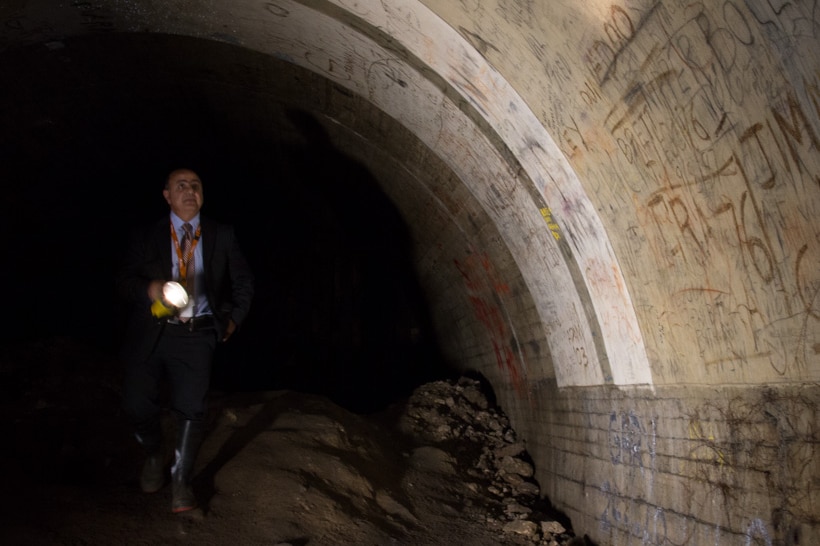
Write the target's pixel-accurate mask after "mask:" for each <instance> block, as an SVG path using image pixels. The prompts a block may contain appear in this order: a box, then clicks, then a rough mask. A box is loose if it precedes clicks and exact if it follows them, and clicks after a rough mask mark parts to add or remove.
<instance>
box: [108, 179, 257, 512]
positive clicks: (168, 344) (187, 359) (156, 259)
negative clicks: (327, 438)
mask: <svg viewBox="0 0 820 546" xmlns="http://www.w3.org/2000/svg"><path fill="white" fill-rule="evenodd" d="M162 195H163V196H164V197H165V200H166V201H167V202H168V205H169V207H170V214H169V216H165V217H163V218H162V219H161V220H159V221H158V222H155V223H153V224H151V225H149V226H147V227H146V228H144V229H142V230H139V231H138V232H137V233H135V235H134V237H133V240H132V242H131V244H130V245H129V248H128V250H127V252H126V255H125V260H124V264H123V267H122V269H121V270H120V272H119V274H118V276H117V280H116V284H117V289H118V292H119V293H120V294H121V296H122V297H123V298H124V299H125V300H126V302H128V303H129V304H130V311H129V316H128V325H127V327H126V331H125V336H124V343H123V358H124V361H125V366H126V370H125V384H124V390H123V409H124V410H125V413H126V415H127V416H128V418H129V420H130V421H131V423H132V425H133V426H134V429H135V432H136V438H137V441H138V442H139V443H140V444H141V445H142V446H143V448H144V450H145V453H146V461H145V464H144V466H143V469H142V475H141V478H140V485H141V487H142V489H143V491H145V492H149V493H151V492H155V491H158V490H159V489H161V488H162V487H163V485H164V484H165V470H164V465H165V461H164V457H163V449H162V440H163V438H162V429H161V426H160V410H161V407H160V405H159V393H160V388H159V386H160V380H161V379H162V378H163V375H164V376H165V377H167V380H168V382H169V385H170V394H171V398H170V409H171V411H172V412H173V413H174V414H175V416H176V418H177V424H178V427H177V442H176V451H175V459H174V463H173V466H172V468H171V483H172V495H171V496H172V501H171V509H172V511H173V512H174V513H179V512H185V511H188V510H192V509H194V508H196V507H197V502H196V497H195V496H194V494H193V490H192V489H191V478H192V470H193V466H194V462H195V460H196V455H197V452H198V451H199V446H200V444H201V442H202V439H203V435H204V423H205V414H206V409H207V400H206V398H207V393H208V388H209V382H210V375H211V364H212V360H213V353H214V350H215V348H216V344H217V341H218V340H219V341H222V342H225V341H228V339H229V338H230V337H231V335H232V334H233V333H234V332H235V331H236V329H237V328H238V327H239V326H240V325H241V324H242V322H243V320H244V319H245V317H246V316H247V314H248V310H249V309H250V305H251V299H252V297H253V281H254V279H253V274H252V272H251V270H250V267H249V265H248V263H247V261H246V260H245V258H244V256H243V254H242V252H241V251H240V248H239V244H238V242H237V239H236V236H235V234H234V230H233V227H231V226H228V225H223V224H218V223H216V222H215V221H213V220H211V219H210V218H208V217H206V216H201V215H200V209H201V208H202V204H203V192H202V182H201V181H200V179H199V177H198V176H197V174H196V173H195V172H194V171H191V170H189V169H178V170H175V171H173V172H171V173H170V174H169V176H168V179H167V181H166V184H165V189H164V190H163V192H162ZM168 281H178V282H179V283H180V284H182V285H183V286H185V289H186V291H187V292H188V302H187V304H186V305H184V306H183V307H182V308H181V309H175V308H173V307H172V306H170V304H169V303H168V302H167V301H165V298H164V296H163V286H164V285H165V283H166V282H168ZM157 309H165V310H166V311H168V313H161V312H160V313H158V312H156V310H157ZM169 309H170V310H169ZM169 313H170V316H163V315H168V314H169Z"/></svg>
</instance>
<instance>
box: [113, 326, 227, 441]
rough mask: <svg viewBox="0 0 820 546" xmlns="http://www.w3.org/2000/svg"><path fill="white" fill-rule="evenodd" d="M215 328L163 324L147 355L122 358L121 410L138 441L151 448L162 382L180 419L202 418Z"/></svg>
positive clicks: (196, 419)
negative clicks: (133, 429) (190, 327)
mask: <svg viewBox="0 0 820 546" xmlns="http://www.w3.org/2000/svg"><path fill="white" fill-rule="evenodd" d="M216 337H217V336H216V330H214V329H205V330H198V331H193V332H192V331H190V330H189V329H188V328H187V327H186V326H184V325H173V324H167V325H165V327H164V330H163V332H162V334H161V335H160V337H159V340H158V341H157V346H156V348H155V349H154V351H153V353H152V354H151V356H149V357H148V359H147V360H144V361H139V362H137V361H129V362H127V363H126V370H125V384H124V388H123V410H124V411H125V413H126V415H127V416H128V418H129V420H131V422H132V424H133V425H134V426H135V427H136V432H137V436H138V439H140V442H141V443H143V444H144V445H146V447H151V446H150V444H151V443H153V442H154V438H153V437H154V435H155V433H156V432H157V431H158V429H159V417H160V411H161V409H162V407H161V405H160V392H161V381H162V380H163V379H167V381H168V383H169V386H170V395H171V399H170V407H171V411H173V412H174V413H175V414H176V415H177V417H178V418H179V419H181V420H188V421H201V420H203V419H204V418H205V414H206V410H207V395H208V388H209V386H210V379H211V365H212V362H213V354H214V350H215V348H216Z"/></svg>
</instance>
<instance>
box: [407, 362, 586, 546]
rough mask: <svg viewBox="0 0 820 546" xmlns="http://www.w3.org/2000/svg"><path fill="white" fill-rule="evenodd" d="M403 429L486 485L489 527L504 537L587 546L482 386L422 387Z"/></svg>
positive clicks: (466, 382) (464, 381)
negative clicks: (548, 496) (543, 487)
mask: <svg viewBox="0 0 820 546" xmlns="http://www.w3.org/2000/svg"><path fill="white" fill-rule="evenodd" d="M399 429H400V430H401V432H402V433H404V434H406V435H408V436H410V437H412V438H414V440H415V441H416V442H418V443H421V444H427V445H432V446H436V447H439V448H441V449H445V450H446V451H448V452H450V453H451V454H452V455H453V456H454V457H455V459H456V460H457V462H458V464H459V467H460V468H465V469H466V474H467V476H468V477H469V478H471V479H473V480H476V481H478V482H479V483H481V484H483V487H485V490H486V495H487V498H488V501H489V505H490V507H491V508H492V510H491V511H490V512H489V513H486V514H485V516H484V517H485V518H486V523H487V524H488V525H489V526H491V527H492V528H493V529H497V530H498V531H499V532H500V533H501V534H502V535H503V537H504V538H505V539H508V540H509V541H512V542H514V543H516V544H523V545H529V544H537V545H539V546H583V545H584V544H588V539H587V538H586V537H583V538H582V537H576V536H575V535H574V533H573V531H572V530H571V529H568V528H567V527H569V522H568V520H567V518H566V517H565V516H563V515H562V514H560V513H558V512H557V511H556V510H554V509H552V508H551V506H550V504H549V501H547V500H545V499H542V498H541V496H540V487H539V485H538V483H537V482H536V481H535V480H534V477H533V476H534V468H533V465H532V463H531V459H530V458H529V455H528V453H527V451H526V446H525V444H524V442H522V441H520V440H518V439H517V437H516V434H515V431H514V430H513V429H512V428H511V426H510V422H509V419H508V418H507V417H506V416H505V415H504V414H503V412H502V411H501V410H500V409H498V408H496V407H492V406H491V404H490V403H489V401H488V399H487V396H486V395H485V394H484V389H483V386H482V384H481V382H479V381H477V380H474V379H471V378H467V377H462V378H460V379H458V380H457V381H454V382H449V381H436V382H432V383H426V384H424V385H422V386H421V387H419V388H417V389H416V390H415V391H414V392H413V394H412V396H411V397H410V398H409V400H408V402H407V407H406V408H405V410H404V412H403V414H402V416H401V418H400V420H399ZM562 522H563V523H562Z"/></svg>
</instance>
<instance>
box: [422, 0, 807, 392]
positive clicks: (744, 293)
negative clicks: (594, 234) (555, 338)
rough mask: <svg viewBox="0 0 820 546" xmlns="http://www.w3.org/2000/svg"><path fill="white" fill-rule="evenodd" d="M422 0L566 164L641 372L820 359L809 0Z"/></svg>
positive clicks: (781, 368) (787, 377)
mask: <svg viewBox="0 0 820 546" xmlns="http://www.w3.org/2000/svg"><path fill="white" fill-rule="evenodd" d="M425 3H427V4H429V5H431V6H433V7H434V9H435V10H436V11H437V12H438V13H440V14H442V15H443V17H445V19H447V20H448V21H449V22H450V23H451V24H452V25H453V26H454V27H456V28H459V29H460V30H461V32H462V33H463V34H464V35H465V37H467V38H468V39H471V40H472V41H473V42H474V43H475V45H476V47H477V48H478V49H479V50H480V51H481V52H482V54H483V55H484V56H485V57H486V58H487V59H489V61H490V63H491V64H492V65H493V66H495V67H496V68H497V69H498V70H499V71H500V72H501V73H502V74H503V75H504V77H505V78H506V79H507V80H509V81H510V82H512V84H513V85H514V87H515V88H516V89H517V90H518V92H519V93H521V94H522V95H523V96H524V98H525V100H526V101H527V103H528V104H529V105H530V107H531V108H532V109H533V111H534V112H535V113H536V115H538V117H539V119H540V120H541V121H542V122H543V124H544V125H545V126H546V127H547V128H548V129H549V132H550V134H551V135H552V136H553V137H554V138H555V139H556V142H557V143H558V145H559V146H560V147H561V149H562V151H563V152H564V154H565V155H566V156H567V158H569V161H570V162H571V164H572V166H573V168H574V170H575V171H576V172H577V173H578V174H579V178H580V179H581V181H582V183H583V185H584V187H585V188H586V190H587V192H588V195H589V196H590V198H591V199H592V200H593V201H594V202H595V204H596V209H597V210H598V211H599V213H600V215H601V219H602V221H603V222H604V224H605V225H606V229H607V233H609V235H610V237H611V238H612V240H613V245H614V246H615V249H616V254H617V257H618V261H619V264H620V266H621V267H622V268H623V270H624V271H625V278H626V282H627V285H628V288H629V291H630V294H631V297H632V300H633V302H634V305H635V310H636V312H637V314H638V316H639V320H640V324H641V332H642V333H643V337H644V340H645V342H646V346H647V351H648V352H649V358H650V361H651V365H652V374H653V379H654V382H655V383H656V384H663V383H679V382H687V383H709V384H713V383H769V382H779V381H783V382H790V381H795V380H797V381H799V380H810V381H816V380H817V379H818V377H820V356H818V354H820V349H819V347H820V345H819V344H818V342H820V328H819V327H818V324H819V323H818V319H820V313H819V311H820V307H818V305H820V300H818V298H817V294H818V289H819V288H820V275H818V270H820V268H818V265H820V261H819V260H820V245H819V243H818V233H820V230H819V229H818V222H817V220H816V217H817V212H818V210H819V209H818V206H820V192H818V183H819V182H820V154H818V144H819V143H820V140H818V135H820V59H818V54H817V52H818V51H820V47H819V46H820V43H818V33H819V32H820V14H818V6H817V4H816V2H767V1H747V2H734V1H722V2H694V3H693V2H685V1H680V2H676V1H665V2H649V1H638V2H584V3H583V4H581V3H578V4H574V5H572V6H570V5H568V4H556V3H555V2H532V1H520V2H515V1H504V0H502V1H493V0H470V1H463V2H459V3H449V2H435V1H428V2H425ZM548 204H550V203H548ZM553 212H554V216H555V219H556V222H557V224H558V225H559V226H561V225H562V220H563V218H562V214H561V210H560V208H559V207H555V206H554V205H553Z"/></svg>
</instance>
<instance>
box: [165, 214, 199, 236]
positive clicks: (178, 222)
mask: <svg viewBox="0 0 820 546" xmlns="http://www.w3.org/2000/svg"><path fill="white" fill-rule="evenodd" d="M171 223H172V224H174V229H175V230H176V231H177V233H179V232H180V231H182V224H184V223H185V220H183V219H182V218H180V217H179V216H177V215H176V213H174V212H173V211H172V212H171ZM188 223H189V224H191V226H192V227H193V228H194V231H196V228H197V227H199V213H197V215H196V216H194V217H193V218H191V221H190V222H188Z"/></svg>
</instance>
